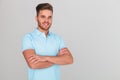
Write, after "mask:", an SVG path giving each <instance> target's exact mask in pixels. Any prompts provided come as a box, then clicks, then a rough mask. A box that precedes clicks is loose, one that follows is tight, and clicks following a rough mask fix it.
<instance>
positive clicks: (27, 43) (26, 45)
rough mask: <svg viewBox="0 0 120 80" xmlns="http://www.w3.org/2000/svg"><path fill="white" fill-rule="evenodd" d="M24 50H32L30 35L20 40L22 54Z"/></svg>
mask: <svg viewBox="0 0 120 80" xmlns="http://www.w3.org/2000/svg"><path fill="white" fill-rule="evenodd" d="M26 49H34V47H33V44H32V37H31V35H30V34H26V35H25V36H24V37H23V39H22V52H23V51H24V50H26Z"/></svg>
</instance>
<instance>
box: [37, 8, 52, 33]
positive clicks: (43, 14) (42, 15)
mask: <svg viewBox="0 0 120 80" xmlns="http://www.w3.org/2000/svg"><path fill="white" fill-rule="evenodd" d="M52 15H53V13H52V11H50V10H40V11H39V13H38V15H37V16H36V20H37V22H38V26H39V28H40V29H41V30H43V31H48V30H49V28H50V26H51V24H52Z"/></svg>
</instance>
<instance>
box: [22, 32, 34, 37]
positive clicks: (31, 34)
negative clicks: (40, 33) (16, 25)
mask: <svg viewBox="0 0 120 80" xmlns="http://www.w3.org/2000/svg"><path fill="white" fill-rule="evenodd" d="M32 36H33V32H28V33H26V34H24V35H23V38H32Z"/></svg>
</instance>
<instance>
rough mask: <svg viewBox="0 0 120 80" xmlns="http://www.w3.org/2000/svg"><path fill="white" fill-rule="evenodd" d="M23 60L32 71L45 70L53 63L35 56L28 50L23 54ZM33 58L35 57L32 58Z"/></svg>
mask: <svg viewBox="0 0 120 80" xmlns="http://www.w3.org/2000/svg"><path fill="white" fill-rule="evenodd" d="M23 55H24V58H25V60H26V62H27V64H28V66H29V67H30V68H32V69H40V68H47V67H50V66H52V65H53V63H51V62H48V61H46V60H45V59H44V58H42V57H39V56H38V55H36V53H35V51H34V50H33V49H28V50H25V51H24V52H23ZM32 56H35V57H32Z"/></svg>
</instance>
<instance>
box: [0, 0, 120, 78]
mask: <svg viewBox="0 0 120 80" xmlns="http://www.w3.org/2000/svg"><path fill="white" fill-rule="evenodd" d="M42 2H49V3H51V4H52V5H53V7H54V18H53V24H52V26H51V29H50V30H51V31H53V32H54V33H57V34H59V35H61V36H62V38H63V39H64V40H65V43H66V45H67V46H68V48H69V49H70V51H71V52H72V55H73V57H74V64H72V65H66V66H62V67H61V80H120V1H119V0H69V1H68V0H0V80H27V68H26V66H27V65H26V62H25V60H24V57H23V55H22V53H21V41H22V37H23V36H24V35H25V34H26V33H28V32H31V31H33V30H34V28H35V27H37V23H36V21H35V15H36V12H35V7H36V5H37V4H39V3H42Z"/></svg>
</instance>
